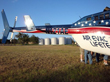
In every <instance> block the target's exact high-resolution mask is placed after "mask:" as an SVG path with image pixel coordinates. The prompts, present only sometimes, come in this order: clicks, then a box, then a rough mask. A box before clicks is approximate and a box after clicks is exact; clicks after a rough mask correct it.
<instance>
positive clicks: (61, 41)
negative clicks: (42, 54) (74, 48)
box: [59, 37, 66, 45]
mask: <svg viewBox="0 0 110 82" xmlns="http://www.w3.org/2000/svg"><path fill="white" fill-rule="evenodd" d="M65 44H66V39H65V37H59V45H65Z"/></svg>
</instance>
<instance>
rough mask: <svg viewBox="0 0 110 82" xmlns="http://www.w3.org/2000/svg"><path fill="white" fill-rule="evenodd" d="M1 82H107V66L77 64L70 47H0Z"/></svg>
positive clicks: (109, 76) (76, 49)
mask: <svg viewBox="0 0 110 82" xmlns="http://www.w3.org/2000/svg"><path fill="white" fill-rule="evenodd" d="M108 63H109V64H110V58H109V61H108ZM0 82H110V66H104V65H103V58H102V57H100V62H99V63H96V61H95V58H93V64H92V65H89V64H84V63H80V60H79V47H77V46H72V45H62V46H38V45H37V46H34V45H31V46H0Z"/></svg>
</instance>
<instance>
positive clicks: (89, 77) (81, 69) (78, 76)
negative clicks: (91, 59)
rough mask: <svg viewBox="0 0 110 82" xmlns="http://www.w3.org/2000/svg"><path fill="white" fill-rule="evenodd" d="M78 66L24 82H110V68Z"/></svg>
mask: <svg viewBox="0 0 110 82" xmlns="http://www.w3.org/2000/svg"><path fill="white" fill-rule="evenodd" d="M97 66H98V65H88V64H87V65H77V66H75V67H74V66H71V67H67V68H66V69H62V70H60V69H59V70H57V71H51V70H50V71H44V72H45V73H43V70H42V72H41V73H40V72H38V73H37V75H35V76H34V75H31V76H30V77H29V79H27V80H26V79H21V81H23V82H109V81H110V66H99V67H97Z"/></svg>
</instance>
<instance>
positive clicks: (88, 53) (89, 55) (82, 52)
mask: <svg viewBox="0 0 110 82" xmlns="http://www.w3.org/2000/svg"><path fill="white" fill-rule="evenodd" d="M94 54H95V55H96V62H97V63H98V62H99V56H100V54H99V53H94V52H92V51H88V50H84V49H82V48H81V47H80V61H81V62H85V64H87V62H88V59H89V64H92V63H93V62H92V56H93V55H94ZM83 55H84V60H83ZM103 56H104V58H103V60H104V65H108V62H107V61H108V55H104V54H103Z"/></svg>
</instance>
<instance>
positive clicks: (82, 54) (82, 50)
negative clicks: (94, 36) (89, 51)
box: [80, 47, 84, 62]
mask: <svg viewBox="0 0 110 82" xmlns="http://www.w3.org/2000/svg"><path fill="white" fill-rule="evenodd" d="M83 56H84V49H82V48H81V47H80V61H81V62H84V60H83Z"/></svg>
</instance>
